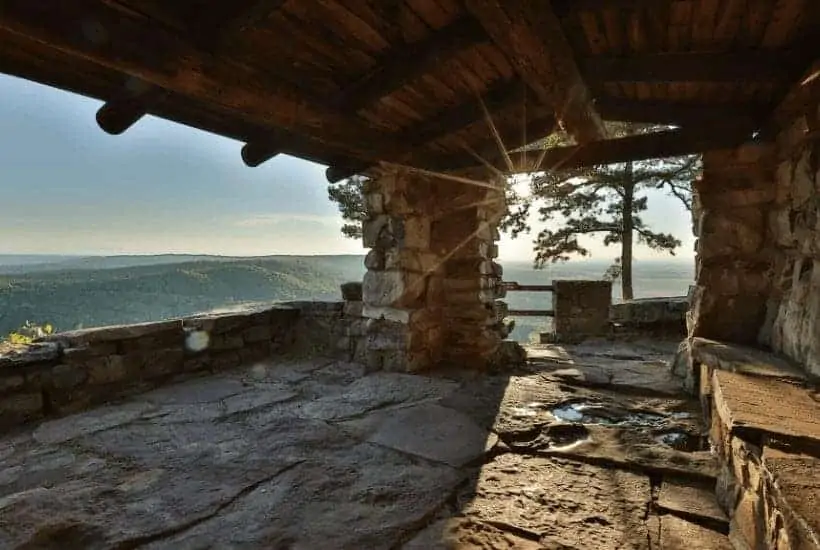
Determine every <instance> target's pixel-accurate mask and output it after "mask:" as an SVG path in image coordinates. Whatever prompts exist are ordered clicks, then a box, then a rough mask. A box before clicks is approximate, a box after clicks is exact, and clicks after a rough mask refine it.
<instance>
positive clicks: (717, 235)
mask: <svg viewBox="0 0 820 550" xmlns="http://www.w3.org/2000/svg"><path fill="white" fill-rule="evenodd" d="M766 227H767V220H766V213H765V212H764V210H763V209H761V208H759V207H756V206H755V207H746V208H734V209H732V210H731V211H721V212H718V211H709V210H705V211H704V213H703V216H702V217H701V223H700V228H699V230H698V235H699V239H698V256H699V258H700V259H701V260H712V259H716V258H730V259H737V258H755V257H758V256H759V255H760V253H761V251H762V248H763V244H764V237H765V234H766Z"/></svg>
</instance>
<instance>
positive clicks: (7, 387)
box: [0, 374, 26, 394]
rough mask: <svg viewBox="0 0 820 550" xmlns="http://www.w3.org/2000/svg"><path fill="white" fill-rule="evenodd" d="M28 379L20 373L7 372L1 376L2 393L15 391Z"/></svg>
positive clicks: (0, 391)
mask: <svg viewBox="0 0 820 550" xmlns="http://www.w3.org/2000/svg"><path fill="white" fill-rule="evenodd" d="M25 383H26V379H25V378H23V377H22V376H21V375H19V374H5V375H3V376H1V377H0V394H4V393H9V392H13V391H15V390H18V389H20V388H22V387H23V386H24V385H25Z"/></svg>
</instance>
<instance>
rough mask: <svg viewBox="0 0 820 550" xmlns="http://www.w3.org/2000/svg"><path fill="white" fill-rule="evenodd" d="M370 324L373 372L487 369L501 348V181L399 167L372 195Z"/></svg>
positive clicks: (368, 192)
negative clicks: (451, 365) (445, 364)
mask: <svg viewBox="0 0 820 550" xmlns="http://www.w3.org/2000/svg"><path fill="white" fill-rule="evenodd" d="M365 203H366V207H367V216H368V217H367V220H366V221H365V222H364V224H363V238H364V245H365V247H366V248H370V249H371V250H370V252H369V253H368V254H367V257H366V259H365V266H366V267H367V273H366V274H365V277H364V282H363V301H364V306H363V310H362V315H363V317H364V318H365V319H366V320H367V321H366V342H367V344H366V345H367V356H368V363H369V365H370V366H371V368H380V369H385V370H392V371H402V372H416V371H419V370H424V369H427V368H430V367H432V366H434V365H436V364H438V363H440V362H442V361H459V362H461V363H462V364H464V365H465V366H470V367H473V366H474V367H476V368H482V367H483V365H484V364H485V363H486V361H487V358H488V357H489V356H491V355H492V354H493V353H494V351H495V349H496V347H497V346H498V340H499V337H498V335H497V333H495V332H494V331H493V330H492V327H493V324H494V323H495V314H494V311H493V307H492V304H493V302H494V300H495V298H496V292H497V289H498V288H499V287H498V286H497V285H496V281H497V279H498V278H499V277H500V267H499V266H497V264H495V262H493V261H492V258H494V257H495V256H496V247H495V245H494V241H495V240H496V239H497V236H498V233H497V231H496V224H497V223H498V221H499V220H500V218H501V216H502V215H503V213H504V193H503V187H502V186H501V184H500V183H499V182H496V183H490V182H483V183H482V184H480V185H475V184H470V183H466V182H464V181H453V180H450V179H445V178H440V177H434V176H427V175H420V174H418V173H416V172H411V171H409V170H404V169H391V170H390V171H385V172H383V173H382V174H380V175H379V176H377V177H374V178H373V179H371V180H370V181H369V182H368V184H367V186H366V189H365Z"/></svg>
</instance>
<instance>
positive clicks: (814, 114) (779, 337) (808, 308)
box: [759, 100, 820, 376]
mask: <svg viewBox="0 0 820 550" xmlns="http://www.w3.org/2000/svg"><path fill="white" fill-rule="evenodd" d="M819 126H820V112H818V102H817V100H815V103H814V104H813V105H806V112H805V113H804V114H803V116H800V117H798V118H797V119H795V120H794V121H793V122H792V124H791V125H790V126H789V127H787V128H785V129H784V130H783V131H782V132H781V134H780V136H779V137H778V144H777V145H778V147H777V149H778V150H777V170H776V172H775V178H774V182H775V185H774V186H773V187H774V201H773V204H772V208H771V209H770V210H769V212H768V222H769V229H770V238H771V240H772V245H773V247H774V249H775V251H776V253H775V255H774V258H773V275H774V284H773V286H772V291H771V293H770V296H769V301H768V303H767V308H766V313H767V315H766V318H765V322H764V323H763V325H762V327H761V330H760V334H759V338H760V342H761V343H764V344H767V345H770V346H771V347H772V348H773V349H774V350H776V351H779V352H782V353H784V354H786V355H788V356H789V357H791V358H792V359H795V360H796V361H798V362H799V363H801V364H802V365H803V366H805V367H806V370H807V371H808V372H810V373H811V374H813V375H815V376H820V144H818V142H817V129H818V127H819ZM812 132H814V133H812Z"/></svg>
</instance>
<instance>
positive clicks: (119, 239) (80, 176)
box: [0, 75, 694, 261]
mask: <svg viewBox="0 0 820 550" xmlns="http://www.w3.org/2000/svg"><path fill="white" fill-rule="evenodd" d="M99 106H100V103H99V102H97V101H94V100H90V99H88V98H84V97H81V96H77V95H74V94H71V93H69V92H64V91H61V90H56V89H53V88H49V87H46V86H42V85H39V84H34V83H32V82H28V81H25V80H21V79H17V78H14V77H10V76H5V75H0V121H2V123H0V124H1V126H0V128H2V131H0V254H82V255H86V254H89V255H90V254H105V255H110V254H161V253H192V254H222V255H231V256H256V255H268V254H361V253H364V252H365V250H364V249H363V248H362V245H361V243H360V242H359V241H354V240H350V239H346V238H344V237H343V236H342V235H341V233H340V232H339V228H340V227H341V225H342V220H341V217H340V215H339V214H338V211H337V209H336V206H335V205H334V204H333V203H331V202H330V201H329V200H328V198H327V180H326V179H325V175H324V170H325V167H324V166H321V165H318V164H314V163H311V162H308V161H304V160H300V159H297V158H293V157H289V156H286V155H279V156H278V157H275V158H274V159H272V160H270V161H268V162H267V163H265V164H263V165H262V166H259V167H256V168H248V167H247V166H245V165H244V164H243V163H242V160H241V158H240V155H239V153H240V149H241V147H242V144H241V143H238V142H235V141H232V140H229V139H226V138H222V137H219V136H215V135H212V134H208V133H206V132H202V131H200V130H195V129H193V128H189V127H186V126H182V125H179V124H175V123H172V122H167V121H164V120H162V119H158V118H154V117H143V119H141V120H140V121H139V122H137V124H135V125H134V126H133V127H131V128H130V129H129V130H127V131H126V132H125V133H124V134H122V135H119V136H111V135H108V134H106V133H105V132H103V131H102V130H101V129H100V128H99V127H98V126H97V123H96V121H95V118H94V117H95V113H96V111H97V109H98V108H99ZM649 204H650V209H649V211H648V212H646V213H645V215H644V219H645V220H646V221H647V222H649V224H650V226H651V227H653V229H655V230H660V231H665V232H671V233H673V234H675V235H676V236H677V237H678V238H680V239H681V240H683V242H684V244H683V247H682V248H681V249H680V251H679V253H678V256H679V257H682V258H691V257H692V256H693V252H692V250H693V242H694V238H693V237H692V236H691V222H690V219H689V216H688V214H687V213H686V212H685V211H684V210H683V208H682V207H681V206H680V204H679V203H678V202H677V201H676V200H675V199H672V198H670V197H666V196H664V195H662V194H660V193H657V194H655V195H652V196H650V199H649ZM533 221H534V222H536V220H533ZM534 228H535V229H536V230H537V229H538V228H539V224H538V223H537V222H536V223H534ZM585 244H587V245H588V246H589V247H590V250H591V251H592V255H593V258H596V259H604V260H608V259H611V258H614V257H615V256H617V255H618V252H617V250H616V249H614V248H612V247H610V248H604V247H603V245H602V244H601V243H600V242H599V241H595V240H590V241H587V242H586V243H585ZM499 252H500V258H501V260H508V261H528V260H530V259H531V258H532V238H531V237H526V236H523V237H519V238H518V239H516V240H511V239H509V238H507V237H502V241H501V242H500V243H499ZM664 256H665V255H664ZM664 256H658V255H657V254H656V253H653V252H652V251H649V250H647V249H645V248H642V247H638V248H637V249H636V253H635V257H636V259H652V258H655V257H664Z"/></svg>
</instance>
